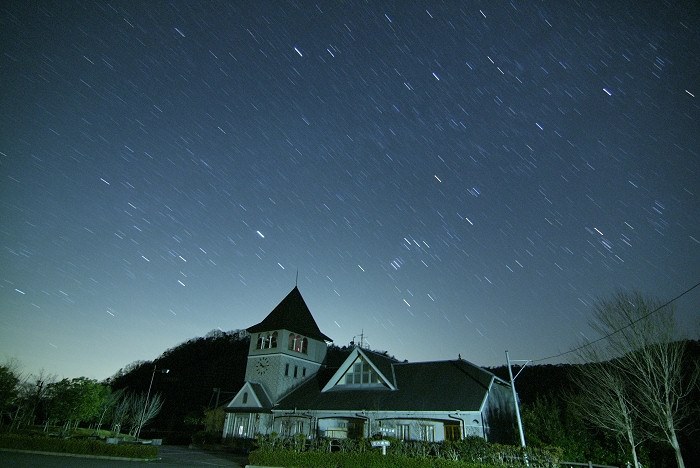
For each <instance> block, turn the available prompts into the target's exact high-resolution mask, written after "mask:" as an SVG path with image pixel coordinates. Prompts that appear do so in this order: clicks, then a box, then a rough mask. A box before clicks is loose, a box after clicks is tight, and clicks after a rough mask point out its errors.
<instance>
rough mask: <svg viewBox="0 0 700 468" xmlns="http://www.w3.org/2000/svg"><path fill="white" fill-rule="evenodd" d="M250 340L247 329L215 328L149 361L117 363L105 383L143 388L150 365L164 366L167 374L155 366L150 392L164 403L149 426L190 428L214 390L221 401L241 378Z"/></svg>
mask: <svg viewBox="0 0 700 468" xmlns="http://www.w3.org/2000/svg"><path fill="white" fill-rule="evenodd" d="M249 342H250V338H249V337H248V334H247V333H246V332H245V331H239V330H235V331H230V332H222V331H219V330H213V331H211V332H209V333H208V334H207V335H206V336H205V337H200V338H192V339H191V340H189V341H187V342H185V343H182V344H180V345H178V346H176V347H174V348H171V349H169V350H167V351H165V352H164V353H163V354H162V355H161V356H160V357H159V358H157V359H155V360H154V361H152V362H151V361H138V362H135V363H132V364H130V365H129V366H127V367H126V368H124V369H120V370H119V371H118V372H117V373H116V374H115V375H114V376H112V377H111V378H110V379H109V384H110V386H111V387H112V388H113V389H118V388H129V390H131V391H136V392H141V391H143V392H146V391H147V390H148V384H149V382H150V380H151V376H152V375H153V366H154V365H155V366H156V368H157V369H168V370H169V372H168V373H167V374H162V373H160V372H157V373H156V374H155V376H154V379H153V388H152V390H151V392H153V393H160V394H162V395H163V398H164V400H165V403H164V404H163V409H162V410H161V413H160V415H159V416H158V417H157V418H156V420H155V421H154V422H153V423H152V424H150V426H151V427H157V428H159V429H161V430H163V431H166V432H170V431H187V430H189V431H192V430H194V429H197V427H196V426H198V425H199V423H200V421H201V419H202V417H203V411H204V410H205V409H207V408H208V407H213V406H214V405H215V404H216V398H217V396H218V398H219V403H220V404H221V403H223V402H224V401H226V399H227V398H231V397H233V392H235V391H237V390H238V389H239V388H240V387H241V385H242V384H243V377H244V375H245V367H246V359H247V357H248V344H249ZM215 389H218V390H215Z"/></svg>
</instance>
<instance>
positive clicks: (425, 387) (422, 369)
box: [275, 353, 500, 411]
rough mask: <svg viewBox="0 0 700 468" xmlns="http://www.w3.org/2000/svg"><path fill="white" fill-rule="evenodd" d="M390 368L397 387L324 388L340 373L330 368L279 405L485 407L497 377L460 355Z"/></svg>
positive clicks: (391, 408)
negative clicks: (458, 357) (443, 359)
mask: <svg viewBox="0 0 700 468" xmlns="http://www.w3.org/2000/svg"><path fill="white" fill-rule="evenodd" d="M375 354H376V353H375ZM366 355H367V356H368V357H369V358H370V359H372V358H373V357H374V356H373V355H370V354H366ZM349 358H350V357H349ZM391 368H392V372H393V375H394V379H395V383H396V389H395V390H391V389H389V388H386V387H381V388H377V387H368V388H362V387H354V386H353V387H351V386H342V385H339V386H335V387H333V388H332V389H330V390H327V391H323V389H324V387H326V385H327V384H328V382H329V380H330V379H331V378H332V377H333V376H334V375H335V374H336V372H337V370H336V369H325V370H322V371H321V372H319V373H318V374H316V375H315V376H313V377H312V378H311V379H310V380H309V381H308V382H306V383H304V384H302V385H300V386H299V387H298V388H297V389H296V390H294V391H293V392H291V393H290V394H289V395H287V396H286V397H285V398H283V399H282V401H280V402H279V404H278V405H276V406H275V410H293V409H295V408H296V409H299V410H300V409H302V408H303V409H308V410H321V411H322V410H330V411H332V410H337V411H353V410H354V411H359V410H367V411H377V410H379V411H457V410H459V411H480V410H481V407H482V404H483V402H484V399H485V398H486V396H487V394H488V391H489V388H490V386H491V384H492V382H493V381H494V379H496V377H495V376H494V375H493V374H492V373H490V372H488V371H486V370H484V369H482V368H480V367H478V366H476V365H474V364H472V363H470V362H468V361H464V360H461V359H460V360H454V361H436V362H417V363H398V362H394V363H391ZM499 381H500V379H499Z"/></svg>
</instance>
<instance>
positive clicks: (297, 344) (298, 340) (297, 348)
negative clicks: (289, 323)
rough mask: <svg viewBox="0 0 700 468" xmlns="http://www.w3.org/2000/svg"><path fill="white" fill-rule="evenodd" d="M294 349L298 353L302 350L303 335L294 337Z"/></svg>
mask: <svg viewBox="0 0 700 468" xmlns="http://www.w3.org/2000/svg"><path fill="white" fill-rule="evenodd" d="M294 351H296V352H297V353H300V352H301V335H297V336H295V337H294Z"/></svg>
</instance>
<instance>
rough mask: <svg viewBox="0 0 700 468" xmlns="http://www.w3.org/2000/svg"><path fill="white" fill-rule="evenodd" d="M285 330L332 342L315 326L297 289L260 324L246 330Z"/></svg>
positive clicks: (253, 331) (254, 331)
mask: <svg viewBox="0 0 700 468" xmlns="http://www.w3.org/2000/svg"><path fill="white" fill-rule="evenodd" d="M279 329H285V330H289V331H293V332H294V333H299V334H301V335H305V336H308V337H309V338H314V339H316V340H320V341H333V340H331V339H330V338H328V337H327V336H326V335H324V334H323V333H321V330H320V329H319V328H318V325H316V321H315V320H314V317H313V316H312V315H311V311H310V310H309V307H308V306H307V305H306V302H304V298H303V297H301V292H299V288H297V287H296V286H294V289H292V291H291V292H290V293H289V294H287V297H285V298H284V299H282V302H280V303H279V304H277V307H275V308H274V309H272V312H270V313H269V314H268V315H267V317H265V318H264V319H263V321H262V322H260V323H258V324H256V325H253V326H252V327H250V328H248V332H249V333H257V332H263V331H272V330H279Z"/></svg>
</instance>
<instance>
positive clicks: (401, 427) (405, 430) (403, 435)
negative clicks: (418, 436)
mask: <svg viewBox="0 0 700 468" xmlns="http://www.w3.org/2000/svg"><path fill="white" fill-rule="evenodd" d="M396 438H397V439H400V440H409V439H410V438H411V426H410V425H408V424H398V425H397V426H396Z"/></svg>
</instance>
